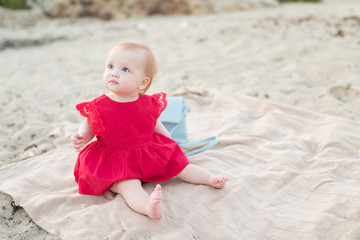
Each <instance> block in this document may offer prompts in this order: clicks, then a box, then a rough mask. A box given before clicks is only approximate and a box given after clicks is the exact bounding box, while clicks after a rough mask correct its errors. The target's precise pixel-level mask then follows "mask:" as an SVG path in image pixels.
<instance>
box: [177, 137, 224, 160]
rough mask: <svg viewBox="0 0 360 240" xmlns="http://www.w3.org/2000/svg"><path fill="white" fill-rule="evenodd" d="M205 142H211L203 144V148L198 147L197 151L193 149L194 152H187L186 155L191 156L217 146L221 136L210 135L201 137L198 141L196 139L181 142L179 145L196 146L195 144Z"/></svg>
mask: <svg viewBox="0 0 360 240" xmlns="http://www.w3.org/2000/svg"><path fill="white" fill-rule="evenodd" d="M205 142H209V143H208V144H207V145H205V146H203V147H202V148H199V149H197V150H195V151H192V152H190V153H188V154H186V156H187V157H189V156H192V155H195V154H198V153H201V152H203V151H205V150H208V149H210V148H212V147H213V146H215V145H216V144H217V143H218V142H219V138H218V137H217V136H214V137H208V138H205V139H201V140H198V141H195V142H188V143H182V144H179V146H180V147H187V146H195V145H198V144H202V143H205Z"/></svg>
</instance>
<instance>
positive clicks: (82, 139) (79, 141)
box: [71, 119, 95, 151]
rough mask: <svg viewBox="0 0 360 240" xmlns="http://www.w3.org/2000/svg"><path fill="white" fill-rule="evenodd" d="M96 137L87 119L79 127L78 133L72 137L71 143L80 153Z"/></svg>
mask: <svg viewBox="0 0 360 240" xmlns="http://www.w3.org/2000/svg"><path fill="white" fill-rule="evenodd" d="M94 136H95V135H94V133H93V131H92V126H90V125H89V124H88V123H87V121H86V119H85V120H84V122H83V124H81V126H80V127H79V130H78V132H77V133H76V134H74V135H72V136H71V142H72V144H73V147H74V148H75V150H77V151H80V150H81V149H82V148H83V147H84V146H85V145H86V144H87V143H88V142H90V141H91V139H93V138H94Z"/></svg>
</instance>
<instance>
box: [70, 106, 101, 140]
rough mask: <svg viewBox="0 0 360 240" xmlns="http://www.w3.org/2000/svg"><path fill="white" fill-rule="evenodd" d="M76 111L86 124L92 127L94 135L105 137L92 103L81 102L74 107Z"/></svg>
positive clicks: (97, 112)
mask: <svg viewBox="0 0 360 240" xmlns="http://www.w3.org/2000/svg"><path fill="white" fill-rule="evenodd" d="M76 109H77V110H78V111H79V112H80V114H81V115H82V116H84V117H86V118H87V123H88V124H89V125H90V126H92V127H93V133H94V134H95V135H102V136H105V127H104V125H103V121H102V120H101V118H100V114H99V111H98V110H97V108H96V105H95V104H94V103H93V102H83V103H79V104H78V105H76Z"/></svg>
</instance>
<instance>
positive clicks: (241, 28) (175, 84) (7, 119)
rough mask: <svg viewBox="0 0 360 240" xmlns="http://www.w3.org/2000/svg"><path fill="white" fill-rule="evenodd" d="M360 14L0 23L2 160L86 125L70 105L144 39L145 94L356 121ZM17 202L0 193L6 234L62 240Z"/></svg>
mask: <svg viewBox="0 0 360 240" xmlns="http://www.w3.org/2000/svg"><path fill="white" fill-rule="evenodd" d="M359 13H360V3H359V2H358V1H355V0H352V1H351V0H347V1H341V0H328V1H325V2H324V3H322V4H304V3H302V4H286V5H280V6H279V7H275V8H266V9H257V10H251V11H245V12H233V13H223V14H216V15H202V16H178V17H163V16H153V17H150V18H136V19H122V20H116V21H102V20H97V19H78V20H71V19H53V20H42V21H39V22H37V23H36V24H35V25H31V26H13V27H8V28H0V36H1V37H0V49H1V51H0V66H1V71H0V81H1V87H0V96H1V98H0V113H1V118H0V134H1V138H0V166H4V165H7V164H11V163H15V162H20V161H23V160H25V159H28V158H31V157H34V156H38V155H41V154H43V153H45V152H47V151H49V150H51V149H53V148H54V147H55V146H54V144H53V140H54V139H56V136H44V135H43V134H42V131H43V130H44V129H46V128H47V127H49V125H50V124H57V123H58V124H60V123H61V122H64V121H70V122H74V123H76V122H79V123H80V121H81V117H80V116H79V114H78V113H77V112H76V111H75V108H74V105H75V104H76V103H78V102H81V101H84V100H89V99H92V98H94V97H96V96H98V95H100V94H102V93H104V92H105V90H104V88H103V86H102V74H103V69H104V67H105V60H106V56H107V53H108V51H109V50H110V48H111V47H112V46H113V45H114V44H116V43H118V42H120V41H125V40H134V41H141V42H146V43H148V44H149V45H150V46H151V47H152V49H153V50H154V52H155V53H156V56H157V59H158V62H159V73H158V75H157V77H156V78H155V79H154V82H153V85H152V87H151V88H150V90H149V93H155V92H158V91H165V92H167V93H168V94H169V95H171V94H173V93H175V92H177V91H181V90H184V89H186V88H187V89H207V88H216V89H218V90H220V91H222V92H232V93H233V92H236V93H238V94H239V95H242V94H245V95H250V96H254V97H257V98H259V99H270V100H273V101H277V102H282V103H285V104H289V105H292V106H297V107H300V108H305V109H308V110H312V111H316V112H320V113H325V114H330V115H335V116H340V117H343V118H348V119H352V120H356V121H358V120H360V110H359V103H360V101H359V99H360V63H359V59H360V15H359ZM11 201H12V199H11V197H10V196H7V195H4V194H0V205H1V208H0V213H1V214H0V216H1V219H0V239H59V238H58V237H57V236H52V235H51V234H49V233H47V232H46V231H44V230H42V229H41V228H39V227H38V226H36V224H35V223H34V222H32V220H31V218H30V217H28V216H27V214H26V212H25V211H24V210H23V209H21V208H20V209H17V211H15V210H13V207H12V206H11ZM354 224H356V223H354ZM340 227H341V226H340ZM345 227H346V229H354V228H351V227H349V226H344V228H345ZM344 228H343V229H342V230H344ZM342 230H341V229H335V230H334V232H333V233H332V234H331V236H332V239H341V235H340V234H338V237H337V233H340V232H341V231H342Z"/></svg>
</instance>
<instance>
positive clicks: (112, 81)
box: [109, 80, 119, 84]
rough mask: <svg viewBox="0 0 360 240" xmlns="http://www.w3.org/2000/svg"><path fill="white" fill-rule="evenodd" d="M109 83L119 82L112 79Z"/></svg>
mask: <svg viewBox="0 0 360 240" xmlns="http://www.w3.org/2000/svg"><path fill="white" fill-rule="evenodd" d="M109 83H113V84H119V83H118V82H117V81H115V80H110V81H109Z"/></svg>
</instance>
